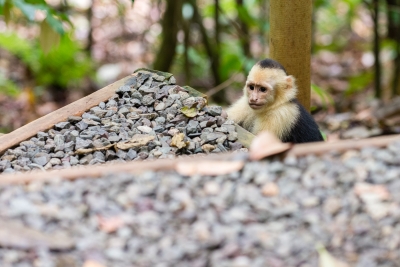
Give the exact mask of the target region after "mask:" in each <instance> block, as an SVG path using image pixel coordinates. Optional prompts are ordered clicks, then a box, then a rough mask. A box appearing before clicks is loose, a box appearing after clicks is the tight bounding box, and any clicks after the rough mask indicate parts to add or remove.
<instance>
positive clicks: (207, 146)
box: [201, 144, 215, 153]
mask: <svg viewBox="0 0 400 267" xmlns="http://www.w3.org/2000/svg"><path fill="white" fill-rule="evenodd" d="M201 149H203V151H204V152H206V153H210V152H211V151H213V150H214V149H215V146H213V145H210V144H204V145H202V146H201Z"/></svg>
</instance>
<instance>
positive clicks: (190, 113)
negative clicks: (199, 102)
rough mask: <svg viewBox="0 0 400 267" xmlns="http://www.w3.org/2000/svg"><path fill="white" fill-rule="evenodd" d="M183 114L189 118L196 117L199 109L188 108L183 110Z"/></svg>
mask: <svg viewBox="0 0 400 267" xmlns="http://www.w3.org/2000/svg"><path fill="white" fill-rule="evenodd" d="M181 112H182V113H183V114H184V115H185V116H186V117H189V118H193V117H196V115H197V109H196V108H188V107H183V108H181Z"/></svg>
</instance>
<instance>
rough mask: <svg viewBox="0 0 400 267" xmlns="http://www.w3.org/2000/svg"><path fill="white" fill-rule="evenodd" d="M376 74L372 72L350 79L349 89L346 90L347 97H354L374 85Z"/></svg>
mask: <svg viewBox="0 0 400 267" xmlns="http://www.w3.org/2000/svg"><path fill="white" fill-rule="evenodd" d="M373 79H374V74H373V72H372V71H368V72H364V73H362V74H360V75H357V76H353V77H350V79H349V88H348V89H347V90H346V95H352V94H354V93H357V92H360V91H362V90H364V89H365V87H367V86H368V85H369V84H371V83H372V81H373Z"/></svg>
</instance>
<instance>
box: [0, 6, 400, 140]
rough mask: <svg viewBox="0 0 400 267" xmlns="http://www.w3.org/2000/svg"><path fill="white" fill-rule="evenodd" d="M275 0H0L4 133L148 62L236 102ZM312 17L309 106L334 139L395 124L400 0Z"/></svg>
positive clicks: (217, 99)
mask: <svg viewBox="0 0 400 267" xmlns="http://www.w3.org/2000/svg"><path fill="white" fill-rule="evenodd" d="M269 12H270V10H269V1H268V0H135V1H132V0H124V1H117V0H48V1H44V0H0V133H8V132H10V131H12V130H14V129H16V128H18V127H20V126H22V125H24V124H26V123H28V122H29V121H32V120H34V119H36V118H38V117H40V116H43V115H46V114H48V113H49V112H51V111H54V110H55V109H57V108H59V107H61V106H64V105H66V104H68V103H70V102H72V101H75V100H77V99H79V98H81V97H83V96H85V95H87V94H90V93H91V92H94V91H95V90H97V89H100V88H102V87H104V86H106V85H108V84H110V83H112V82H113V81H116V80H118V79H120V78H122V77H125V76H127V75H129V74H130V73H132V72H133V71H134V70H136V69H137V68H141V67H147V68H154V69H157V70H161V71H168V72H171V73H173V74H174V75H175V77H176V78H177V83H178V84H182V85H183V84H187V85H190V86H192V87H194V88H195V89H197V90H200V91H202V92H204V93H207V94H208V95H209V96H210V97H211V101H212V102H214V103H217V104H220V105H223V106H226V105H229V104H230V103H232V101H234V100H235V99H237V98H238V97H239V95H240V94H241V88H242V87H243V84H244V81H245V77H246V74H247V73H248V71H249V69H250V68H251V66H252V65H253V64H254V63H255V62H256V61H258V60H260V59H263V58H265V57H267V56H268V54H269V47H268V38H269ZM288 19H290V18H289V17H288ZM312 24H313V37H312V51H311V53H312V62H311V68H312V70H311V72H312V88H311V89H312V99H311V100H312V113H313V114H314V116H315V118H316V119H317V121H318V122H319V124H320V127H321V129H322V130H323V131H324V132H325V134H326V135H327V137H328V139H330V140H334V139H338V138H358V137H369V136H376V135H382V134H388V133H399V132H400V127H398V126H397V125H399V124H400V123H399V122H400V117H398V116H397V117H396V116H394V117H393V116H391V117H390V118H386V117H385V116H384V115H381V116H380V117H379V116H378V117H379V118H378V119H377V117H376V116H374V115H375V114H376V113H378V114H385V112H382V109H384V108H387V107H388V106H393V105H394V106H399V104H398V103H397V102H400V101H399V100H398V98H396V96H397V95H399V94H400V0H341V1H339V0H314V1H313V22H312ZM298 30H299V31H301V30H302V29H298ZM375 59H377V60H375ZM393 103H394V104H393ZM379 112H380V113H379ZM391 115H392V114H391Z"/></svg>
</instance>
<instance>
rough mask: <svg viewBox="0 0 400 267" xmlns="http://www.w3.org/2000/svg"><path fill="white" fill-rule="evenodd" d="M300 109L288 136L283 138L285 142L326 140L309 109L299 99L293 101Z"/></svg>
mask: <svg viewBox="0 0 400 267" xmlns="http://www.w3.org/2000/svg"><path fill="white" fill-rule="evenodd" d="M291 102H292V103H293V104H295V105H296V107H297V109H298V116H297V118H295V121H294V123H293V126H292V128H291V130H290V132H289V134H287V135H286V136H284V138H282V139H283V140H282V141H283V142H291V143H307V142H318V141H324V138H323V137H322V135H321V132H320V131H319V127H318V124H317V123H316V122H315V120H314V118H313V117H312V115H311V114H310V113H308V112H307V110H306V109H305V108H304V107H303V106H302V105H301V104H300V103H299V102H298V101H297V99H295V100H292V101H291Z"/></svg>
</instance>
